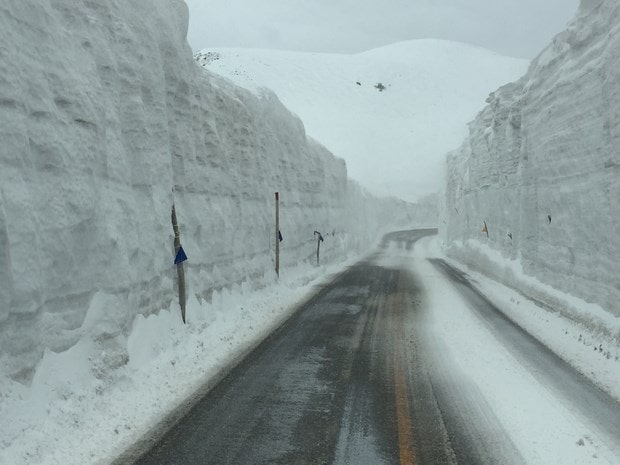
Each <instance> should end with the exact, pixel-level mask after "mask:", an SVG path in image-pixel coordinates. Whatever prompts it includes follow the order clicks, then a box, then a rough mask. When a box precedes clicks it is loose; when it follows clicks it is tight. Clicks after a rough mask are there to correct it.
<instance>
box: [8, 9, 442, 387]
mask: <svg viewBox="0 0 620 465" xmlns="http://www.w3.org/2000/svg"><path fill="white" fill-rule="evenodd" d="M187 24H188V12H187V7H186V5H185V3H184V2H183V1H182V0H133V1H131V2H128V1H125V0H96V1H81V0H78V1H76V0H43V1H41V0H9V1H8V2H3V4H2V5H1V6H0V41H1V42H0V57H1V59H0V140H1V141H2V144H1V147H0V249H1V252H0V349H1V350H0V375H6V376H10V377H11V378H12V379H14V380H18V381H21V382H28V381H29V380H30V379H31V377H32V375H33V372H34V370H35V367H36V364H37V362H38V361H39V360H40V359H41V357H42V355H43V353H44V350H45V349H46V348H47V349H49V350H52V351H56V352H58V351H63V350H66V349H68V348H69V347H72V346H73V345H74V344H75V343H76V342H77V341H78V340H79V339H80V338H83V337H89V338H93V339H94V340H95V341H97V343H99V344H100V345H101V346H102V348H103V350H102V355H101V357H102V360H98V361H93V363H94V364H97V365H98V367H99V369H103V370H106V369H111V368H114V367H115V366H118V365H121V364H123V363H126V362H127V351H126V337H127V334H128V333H129V332H130V330H131V325H132V321H133V320H134V318H135V317H136V315H138V314H142V315H148V314H151V313H156V312H158V311H160V310H161V309H168V308H170V307H171V305H175V302H177V300H178V295H177V292H176V287H175V282H174V280H175V277H176V268H175V266H174V265H173V260H174V247H173V229H172V223H171V209H172V205H173V203H174V204H175V205H176V213H177V216H178V220H179V226H180V237H181V243H182V244H183V247H184V249H185V251H186V253H187V255H188V256H189V260H188V261H187V262H186V264H185V267H186V270H185V271H186V276H187V280H188V289H189V291H190V292H192V293H193V294H194V295H196V296H197V297H198V299H199V300H203V301H204V300H206V301H208V300H209V298H210V295H211V293H212V292H213V291H214V290H216V289H221V288H222V287H225V286H230V285H232V284H233V283H237V284H238V283H241V282H244V283H246V284H247V283H249V285H250V286H263V285H267V284H269V283H274V282H275V272H274V271H273V270H274V248H275V244H274V241H275V240H274V235H275V226H274V216H275V213H274V192H276V191H279V192H280V195H281V204H280V217H281V226H280V228H281V231H282V234H283V237H284V241H283V242H282V245H281V267H282V268H281V269H282V270H283V271H282V272H285V270H286V268H287V267H293V266H295V265H296V264H298V263H300V262H303V261H308V260H314V259H315V258H314V257H315V250H316V238H315V236H314V235H313V232H314V230H319V231H321V232H322V233H323V236H324V237H325V242H324V244H323V245H322V248H321V251H322V260H323V261H334V260H340V259H343V258H344V257H345V255H346V254H348V253H349V252H351V251H357V252H361V251H363V250H364V248H365V247H369V246H371V245H372V241H373V240H374V239H375V238H376V237H377V234H378V233H379V230H380V229H381V228H383V227H385V226H387V225H394V224H395V223H400V225H401V226H405V225H406V226H411V225H414V224H416V223H425V222H426V221H427V218H428V215H429V214H432V211H431V212H430V213H429V211H428V210H430V209H429V208H428V206H427V207H424V208H418V207H416V206H412V205H411V204H405V203H404V202H398V201H395V200H394V199H391V200H389V199H384V200H378V199H376V198H373V197H371V196H369V195H368V194H366V193H365V191H364V190H363V189H362V188H361V187H359V186H357V185H356V184H354V183H352V182H350V181H348V180H347V170H346V166H345V163H344V162H343V161H342V160H340V159H337V158H335V157H334V156H333V155H332V154H330V153H329V152H328V151H327V150H326V149H325V148H323V147H322V146H320V145H319V144H318V143H316V142H314V141H312V140H309V139H308V138H307V137H306V134H305V131H304V127H303V125H302V123H301V121H300V120H299V119H298V118H296V117H295V116H293V115H292V114H291V113H290V112H289V111H288V110H287V109H286V108H284V106H283V105H282V104H280V102H279V101H278V99H277V98H276V97H275V96H274V95H273V94H270V93H269V92H267V91H265V93H264V94H263V95H262V96H259V97H257V96H254V95H252V94H251V93H249V92H248V91H245V90H243V89H241V88H238V87H235V86H234V85H233V84H231V83H230V82H228V81H226V80H224V79H223V78H220V77H217V76H215V75H213V74H209V73H208V72H205V71H204V70H202V69H200V68H199V67H198V65H197V64H196V63H195V62H194V60H193V58H192V53H191V50H190V48H189V46H188V44H187V42H186V39H185V37H186V32H187ZM397 226H398V225H397ZM334 233H335V234H334ZM176 305H177V306H178V303H176ZM179 318H180V313H179Z"/></svg>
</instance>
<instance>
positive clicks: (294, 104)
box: [195, 40, 528, 201]
mask: <svg viewBox="0 0 620 465" xmlns="http://www.w3.org/2000/svg"><path fill="white" fill-rule="evenodd" d="M195 57H196V60H197V61H198V62H199V63H200V64H201V65H203V66H204V68H206V69H208V70H210V71H213V72H216V73H218V74H220V75H222V76H225V77H227V78H229V79H231V80H232V81H233V82H234V83H236V84H238V85H240V86H242V87H244V88H247V89H250V90H252V91H254V92H256V91H257V90H258V89H260V88H263V87H267V88H269V89H272V90H273V91H274V92H275V93H276V94H277V95H278V97H279V98H280V99H281V100H282V102H283V103H284V104H285V105H286V106H287V107H288V108H290V109H291V110H292V111H293V112H295V113H296V114H297V115H299V116H300V118H301V119H302V121H303V122H304V125H305V126H306V130H307V132H308V134H309V135H310V136H311V137H313V138H314V139H316V140H318V141H319V142H320V143H321V144H323V145H325V147H327V148H328V149H329V150H330V151H331V152H332V153H334V154H335V155H336V156H338V157H342V158H344V159H345V160H346V162H347V167H348V169H349V175H350V176H351V177H352V178H353V179H356V180H358V181H360V182H361V183H362V184H363V185H364V186H367V187H369V188H370V189H371V191H372V192H373V193H375V194H381V195H394V196H396V197H399V198H403V199H405V200H410V201H412V200H417V199H419V198H420V197H421V196H424V195H428V194H431V193H436V192H438V186H437V184H438V183H439V182H441V179H443V175H444V172H445V169H444V156H445V153H446V152H447V151H448V150H452V149H454V148H455V147H458V146H459V145H460V143H461V141H462V140H463V138H464V137H465V135H466V134H467V122H468V121H470V120H471V119H472V118H473V117H474V116H475V115H476V113H477V112H478V111H479V110H480V108H482V106H483V105H484V100H485V99H486V98H487V96H488V94H489V93H490V92H491V91H493V90H495V89H496V88H497V87H498V86H500V85H503V84H505V83H507V82H510V81H512V80H514V79H517V78H519V77H521V76H522V75H523V74H524V73H525V71H526V69H527V65H528V62H527V61H526V60H520V59H515V58H510V57H505V56H501V55H498V54H497V53H493V52H490V51H488V50H485V49H482V48H479V47H474V46H471V45H466V44H462V43H458V42H450V41H442V40H414V41H408V42H400V43H396V44H393V45H390V46H387V47H381V48H378V49H374V50H369V51H367V52H364V53H359V54H353V55H344V54H326V53H301V52H288V51H287V52H285V51H276V50H257V49H221V48H213V49H206V50H202V51H200V52H198V53H196V54H195ZM379 83H381V84H382V85H383V86H384V87H385V89H384V90H383V91H381V92H380V91H379V89H378V88H377V87H376V86H377V85H378V84H379Z"/></svg>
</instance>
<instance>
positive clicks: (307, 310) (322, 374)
mask: <svg viewBox="0 0 620 465" xmlns="http://www.w3.org/2000/svg"><path fill="white" fill-rule="evenodd" d="M435 233H436V231H435V230H416V231H402V232H396V233H392V234H389V235H387V236H386V237H385V239H384V241H383V243H382V244H381V247H380V249H379V251H378V252H377V253H376V254H375V255H374V256H373V257H370V258H369V259H368V260H367V261H363V262H360V263H358V264H356V265H355V266H352V267H351V268H349V269H348V270H346V271H345V272H343V273H342V274H340V275H339V276H338V277H337V278H336V279H335V280H334V281H333V282H332V283H330V284H329V285H327V286H326V287H324V288H323V289H322V290H321V291H319V292H318V293H317V294H316V295H315V296H314V297H313V298H312V299H310V300H309V301H308V302H307V303H305V304H304V305H302V306H301V307H300V308H299V309H298V310H297V311H296V312H295V314H294V315H293V316H292V317H291V318H290V319H289V320H288V321H287V322H286V323H285V324H284V325H283V326H281V327H280V328H279V329H278V330H277V331H276V332H274V333H273V334H272V335H271V336H270V337H268V338H267V339H266V340H265V341H264V342H263V343H261V344H260V345H259V346H258V347H257V349H256V350H254V351H253V352H252V353H251V354H249V356H248V357H246V358H245V359H244V360H243V361H242V362H240V363H239V365H237V366H236V367H235V368H234V369H233V370H232V371H231V372H230V373H229V374H228V375H227V376H226V377H225V378H224V379H222V380H221V382H219V383H218V384H217V385H216V386H215V387H213V388H212V389H211V390H210V391H209V392H208V393H207V394H206V396H204V397H203V398H202V399H201V400H200V401H198V402H197V403H196V405H195V406H194V408H193V409H192V410H191V411H190V412H189V413H188V414H187V415H185V416H184V417H183V418H182V419H180V420H179V421H178V422H177V423H176V424H175V425H174V426H173V427H172V428H171V429H169V430H168V432H167V433H166V434H165V435H163V437H162V438H161V440H159V442H157V443H156V444H155V446H154V447H152V448H151V449H150V450H148V451H147V452H146V453H144V454H143V455H142V456H141V457H140V458H139V459H138V460H137V461H135V462H134V463H135V464H138V465H155V464H157V465H166V464H170V465H171V464H177V465H194V464H218V465H224V464H235V465H245V464H274V465H275V464H286V465H295V464H312V465H324V464H352V465H353V464H355V465H364V464H368V465H380V464H417V465H421V464H442V465H446V464H462V465H476V464H494V465H498V464H511V465H514V464H519V463H523V460H522V458H521V456H520V455H519V453H518V451H517V450H516V449H515V447H514V445H513V444H512V442H511V440H510V438H509V437H508V435H507V434H506V432H505V431H504V430H503V429H502V427H501V425H500V422H499V421H498V420H497V418H496V417H495V415H494V412H493V411H492V410H491V409H490V408H489V406H488V405H487V403H486V401H485V399H484V398H483V397H482V396H481V395H480V394H479V393H478V391H477V390H476V389H475V387H472V386H470V385H468V381H467V380H466V379H462V378H460V377H459V374H458V372H456V371H454V370H452V369H451V367H450V365H449V364H448V363H446V364H442V363H441V362H437V360H441V357H439V358H438V357H432V356H429V355H431V354H430V352H432V351H433V350H434V348H433V347H432V343H431V342H430V340H428V341H427V340H426V337H425V318H426V317H427V315H428V312H429V310H428V309H427V308H425V305H424V304H423V300H424V296H423V292H422V291H421V289H420V284H419V283H418V282H416V279H415V277H414V276H413V275H412V274H410V273H409V272H408V271H407V270H406V267H404V266H403V267H400V266H398V265H394V264H392V265H381V264H380V263H381V260H377V258H380V257H381V255H382V253H383V252H384V251H386V250H388V249H389V248H390V247H397V248H403V249H411V248H412V247H413V244H414V243H415V242H416V241H417V240H418V239H419V238H421V237H424V236H427V235H429V234H435ZM434 264H435V265H436V266H438V267H440V268H441V269H442V270H443V271H444V272H445V273H446V275H447V276H448V277H449V278H450V280H451V281H452V282H453V283H455V285H457V286H461V287H462V289H459V290H460V291H461V292H462V295H463V297H464V298H466V299H468V301H470V303H471V304H472V306H482V307H484V308H483V309H482V310H480V312H482V313H481V314H480V317H481V318H484V319H485V320H488V321H489V325H491V326H492V327H493V328H494V330H495V331H497V332H498V333H501V332H503V331H505V330H506V328H504V327H503V326H502V325H504V324H508V325H509V326H511V328H512V329H511V330H510V333H511V334H510V335H509V336H508V337H509V339H508V342H507V344H508V345H510V346H511V347H513V348H514V350H515V351H517V352H518V353H519V354H520V357H522V358H523V360H524V363H529V364H531V366H532V367H533V369H536V370H540V371H545V370H546V367H547V364H550V365H559V366H560V368H559V370H560V371H561V372H562V373H563V376H565V378H563V379H562V380H561V381H558V382H557V383H556V384H557V385H558V386H557V389H559V390H562V389H563V388H562V387H561V385H563V384H567V383H576V385H578V386H580V387H569V388H568V391H562V392H563V393H564V394H566V395H567V396H573V395H575V393H577V395H584V396H586V397H585V400H584V401H583V406H584V408H587V406H589V405H591V404H592V403H595V404H596V403H598V405H599V406H600V408H601V409H603V410H604V409H605V406H607V408H611V407H610V406H613V405H615V406H616V407H615V408H616V409H617V408H618V406H617V404H616V403H613V401H611V404H610V403H609V402H610V400H609V399H606V398H605V394H604V393H602V392H601V391H598V390H597V389H596V388H595V387H594V386H592V385H590V384H589V383H588V382H587V381H586V380H585V379H584V378H582V377H581V376H580V375H579V374H577V373H576V372H575V371H574V370H572V368H570V367H569V366H568V365H566V364H562V363H563V362H561V361H559V362H558V360H559V359H557V358H553V354H547V353H545V355H544V358H546V359H545V360H544V361H537V360H536V359H537V353H538V352H539V351H540V350H541V348H540V347H539V346H538V345H536V343H534V342H532V339H533V338H531V336H529V335H527V334H526V333H524V332H523V331H521V330H520V328H518V327H517V326H516V325H514V324H512V323H511V322H510V323H501V322H500V323H497V322H494V321H495V320H497V319H499V320H502V321H503V319H502V318H501V317H497V316H496V311H497V309H495V308H492V304H490V302H488V301H486V299H484V296H481V295H480V294H479V293H477V292H474V291H473V290H472V291H471V292H470V291H467V289H473V288H471V286H470V285H469V283H468V282H467V280H466V278H465V277H464V276H462V275H460V274H459V273H458V272H455V271H454V270H452V269H450V268H449V267H448V266H447V265H446V264H445V263H443V262H435V263H434ZM489 305H491V307H489ZM523 341H525V342H523ZM521 346H528V347H525V348H523V347H521ZM520 347H521V348H520ZM543 347H544V346H543ZM430 360H433V362H430ZM547 376H549V377H554V376H555V374H549V375H547ZM551 382H552V381H550V383H551ZM583 386H585V387H583ZM601 415H603V416H604V417H605V416H606V418H607V420H603V424H604V428H607V429H608V431H609V432H610V433H614V432H616V431H618V424H617V423H618V418H620V415H618V413H617V410H615V411H614V410H613V409H612V411H611V413H610V414H607V415H605V414H604V413H603V412H601ZM125 463H127V462H125Z"/></svg>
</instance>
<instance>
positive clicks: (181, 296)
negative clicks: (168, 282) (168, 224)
mask: <svg viewBox="0 0 620 465" xmlns="http://www.w3.org/2000/svg"><path fill="white" fill-rule="evenodd" d="M172 229H173V231H174V254H175V255H176V254H178V253H179V249H180V248H181V238H180V234H179V224H178V223H177V211H176V209H175V208H174V204H173V205H172ZM177 278H178V282H179V305H180V306H181V319H182V320H183V323H185V300H186V299H185V270H184V269H183V262H182V261H180V262H179V263H177Z"/></svg>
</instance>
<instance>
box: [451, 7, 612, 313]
mask: <svg viewBox="0 0 620 465" xmlns="http://www.w3.org/2000/svg"><path fill="white" fill-rule="evenodd" d="M487 102H488V106H487V107H486V108H485V109H484V110H483V111H482V112H481V113H480V114H479V115H478V117H477V118H476V119H475V120H474V121H473V122H472V123H471V124H470V128H469V137H468V138H467V139H466V141H465V142H464V143H463V145H462V147H461V148H460V149H459V150H457V151H455V152H453V153H451V154H449V155H448V177H447V190H446V205H445V212H444V214H445V221H446V224H447V225H446V227H445V228H444V232H443V233H444V234H445V239H446V240H447V242H448V245H449V246H450V245H451V246H452V247H451V250H450V254H451V255H452V256H454V257H456V258H458V259H460V260H462V261H464V262H466V263H467V264H469V265H470V266H472V267H473V268H477V269H478V270H481V271H487V272H488V271H490V270H485V266H486V265H488V264H490V263H493V262H489V261H488V260H485V259H484V253H482V254H481V253H480V250H481V247H480V243H482V244H486V246H488V247H489V248H490V249H493V250H495V251H498V252H500V253H501V254H502V256H503V257H504V258H505V259H510V260H514V261H515V263H518V266H519V268H521V267H522V269H523V271H524V272H525V274H527V275H529V276H532V277H534V278H537V279H539V280H540V281H542V282H544V283H547V284H550V285H552V286H553V287H555V288H557V289H559V290H562V291H565V292H569V293H570V294H572V295H574V296H577V297H580V298H582V299H585V300H586V301H588V302H592V303H595V304H599V305H600V306H602V307H603V308H605V309H606V310H607V311H608V312H610V313H611V314H613V315H615V317H620V304H619V303H618V302H620V281H619V280H618V276H620V240H618V231H619V230H620V208H619V203H618V200H619V199H620V149H619V147H620V112H619V110H618V109H619V108H620V4H618V2H616V1H615V0H598V1H597V0H590V1H582V3H581V6H580V10H579V12H578V14H577V17H576V18H575V19H574V20H573V21H572V22H571V23H570V24H569V26H568V28H567V30H566V31H564V32H563V33H561V34H559V35H558V36H557V37H556V38H555V39H554V41H553V43H552V44H551V45H549V46H548V47H547V48H546V49H545V50H544V51H543V52H542V53H541V54H540V55H539V56H538V57H537V58H536V59H535V60H534V61H533V62H532V64H531V66H530V68H529V71H528V73H527V74H526V75H525V76H524V77H523V78H522V79H520V80H519V81H517V82H515V83H513V84H509V85H506V86H504V87H502V88H500V89H499V90H497V91H496V92H494V93H493V94H491V96H490V97H489V99H488V100H487ZM485 221H486V224H487V226H488V238H487V236H486V234H485V233H484V232H481V230H482V229H483V227H484V223H483V222H485ZM511 276H512V274H511V273H506V274H505V276H504V277H503V279H504V281H505V282H508V283H510V284H514V283H512V282H511V281H512V279H511Z"/></svg>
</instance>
